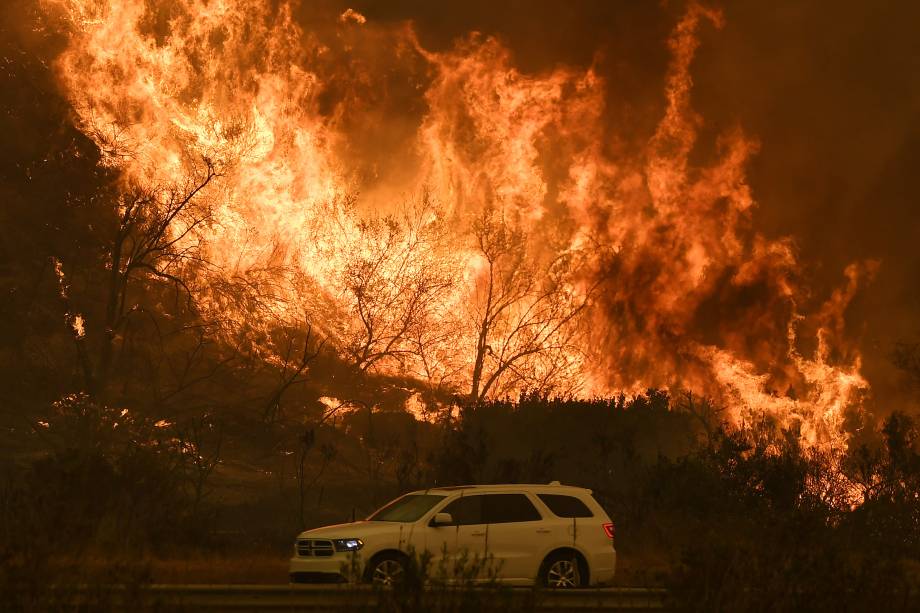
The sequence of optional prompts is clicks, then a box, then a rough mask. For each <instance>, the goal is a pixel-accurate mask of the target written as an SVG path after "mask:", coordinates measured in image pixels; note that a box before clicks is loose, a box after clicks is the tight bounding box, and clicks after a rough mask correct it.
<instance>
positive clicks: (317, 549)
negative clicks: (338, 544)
mask: <svg viewBox="0 0 920 613" xmlns="http://www.w3.org/2000/svg"><path fill="white" fill-rule="evenodd" d="M334 551H335V548H334V547H333V546H332V541H327V540H319V539H297V555H299V556H301V557H304V558H310V557H317V558H328V557H329V556H331V555H332V554H333V552H334Z"/></svg>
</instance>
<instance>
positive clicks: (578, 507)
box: [537, 494, 594, 517]
mask: <svg viewBox="0 0 920 613" xmlns="http://www.w3.org/2000/svg"><path fill="white" fill-rule="evenodd" d="M537 497H538V498H539V499H540V500H542V501H543V503H544V504H545V505H546V506H547V507H549V510H550V511H552V512H553V514H554V515H556V516H557V517H594V513H592V512H591V509H589V508H588V507H587V505H586V504H585V503H583V502H582V501H581V500H579V499H578V498H575V497H574V496H563V495H562V494H537Z"/></svg>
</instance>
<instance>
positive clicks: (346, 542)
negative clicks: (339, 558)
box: [332, 539, 364, 551]
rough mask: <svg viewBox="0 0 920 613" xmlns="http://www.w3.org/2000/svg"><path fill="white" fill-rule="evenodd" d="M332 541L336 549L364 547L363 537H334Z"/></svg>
mask: <svg viewBox="0 0 920 613" xmlns="http://www.w3.org/2000/svg"><path fill="white" fill-rule="evenodd" d="M332 543H333V545H335V550H336V551H358V550H359V549H361V548H362V547H364V541H362V540H361V539H334V540H333V541H332Z"/></svg>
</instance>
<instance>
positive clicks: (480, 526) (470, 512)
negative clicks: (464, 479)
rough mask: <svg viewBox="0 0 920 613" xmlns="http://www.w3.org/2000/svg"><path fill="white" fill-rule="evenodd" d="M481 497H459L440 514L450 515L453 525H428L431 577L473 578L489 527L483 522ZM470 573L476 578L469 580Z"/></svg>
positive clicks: (482, 554) (480, 558)
mask: <svg viewBox="0 0 920 613" xmlns="http://www.w3.org/2000/svg"><path fill="white" fill-rule="evenodd" d="M482 498H483V497H482V496H481V495H478V494H470V495H460V496H458V497H457V498H454V499H453V500H451V501H450V502H448V503H447V504H446V505H445V506H444V508H442V509H440V510H439V511H438V512H440V513H450V515H451V517H452V518H453V520H454V521H453V523H452V524H450V525H447V526H434V525H431V524H429V527H428V530H427V533H428V538H427V542H428V550H429V551H430V552H431V554H432V562H433V564H432V568H431V571H430V574H431V575H432V576H433V577H435V578H437V579H442V580H452V579H462V578H464V577H467V578H474V577H475V576H476V575H478V572H477V570H478V569H477V568H474V567H476V566H478V565H481V561H482V558H483V556H484V554H485V540H486V526H485V523H483V520H482ZM470 573H472V574H473V576H470Z"/></svg>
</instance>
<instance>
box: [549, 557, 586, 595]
mask: <svg viewBox="0 0 920 613" xmlns="http://www.w3.org/2000/svg"><path fill="white" fill-rule="evenodd" d="M587 579H588V569H587V565H586V564H585V562H584V560H582V559H581V556H579V555H578V554H577V553H574V552H559V553H554V554H552V555H550V556H549V557H547V558H546V559H545V560H544V561H543V565H542V566H541V567H540V581H541V582H542V583H543V586H544V587H549V588H554V589H569V588H573V587H583V586H584V585H585V584H586V583H587Z"/></svg>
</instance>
